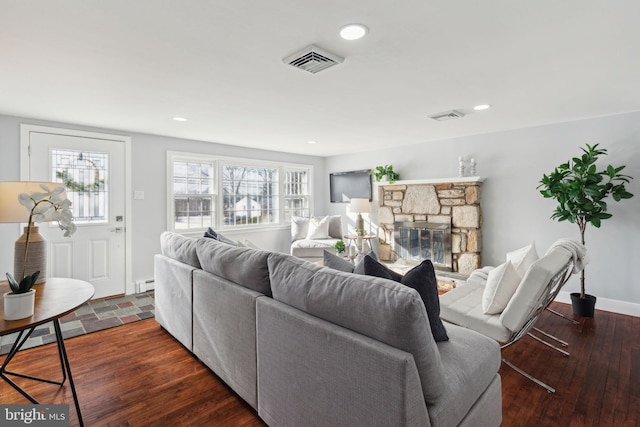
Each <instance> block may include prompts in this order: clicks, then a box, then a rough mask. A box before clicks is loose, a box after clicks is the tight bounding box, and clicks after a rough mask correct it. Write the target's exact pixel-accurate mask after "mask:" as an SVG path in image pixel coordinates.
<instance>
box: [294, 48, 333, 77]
mask: <svg viewBox="0 0 640 427" xmlns="http://www.w3.org/2000/svg"><path fill="white" fill-rule="evenodd" d="M342 61H344V58H340V57H339V56H338V55H334V54H332V53H329V52H327V51H326V50H322V49H320V48H319V47H318V46H314V45H311V46H309V47H306V48H304V49H302V50H301V51H299V52H296V53H294V54H293V55H291V56H288V57H286V58H284V59H283V60H282V62H284V63H285V64H289V65H291V66H292V67H296V68H299V69H301V70H304V71H308V72H310V73H312V74H315V73H317V72H320V71H322V70H326V69H327V68H329V67H333V66H334V65H338V64H340V63H342Z"/></svg>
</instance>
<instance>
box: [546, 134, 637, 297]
mask: <svg viewBox="0 0 640 427" xmlns="http://www.w3.org/2000/svg"><path fill="white" fill-rule="evenodd" d="M598 145H599V144H595V145H593V146H591V145H589V144H586V148H581V150H582V152H583V154H582V156H580V157H574V158H572V159H571V160H569V161H568V162H566V163H563V164H561V165H560V166H558V167H556V168H555V169H554V171H553V172H551V173H550V174H549V175H546V174H545V175H543V176H542V180H540V185H539V186H538V189H539V190H540V193H541V194H542V195H543V196H544V197H545V198H553V199H555V200H556V201H557V202H558V206H556V208H555V210H554V211H553V214H552V215H551V218H552V219H556V220H558V221H569V222H571V223H574V224H578V227H579V228H580V237H581V239H582V244H583V245H584V244H585V241H584V234H585V231H586V229H587V225H588V224H591V225H593V226H594V227H596V228H600V224H601V223H602V221H603V220H605V219H609V218H611V216H612V215H611V214H610V213H608V212H607V200H608V199H609V197H611V198H613V200H614V201H616V202H619V201H621V200H623V199H630V198H631V197H633V194H631V193H629V192H628V191H627V190H626V188H625V184H627V183H629V181H630V180H631V179H633V178H632V177H630V176H628V175H623V174H621V173H620V172H621V171H622V170H623V169H624V168H625V166H618V167H613V166H611V165H608V166H607V167H606V168H604V169H601V170H598V167H597V166H596V162H597V161H598V158H599V157H600V156H603V155H607V150H606V149H604V148H598ZM580 298H581V299H584V298H585V290H584V269H583V270H582V273H581V275H580Z"/></svg>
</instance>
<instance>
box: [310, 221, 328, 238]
mask: <svg viewBox="0 0 640 427" xmlns="http://www.w3.org/2000/svg"><path fill="white" fill-rule="evenodd" d="M328 238H329V217H328V216H325V217H322V218H316V217H312V218H311V220H309V231H308V232H307V239H309V240H313V239H328Z"/></svg>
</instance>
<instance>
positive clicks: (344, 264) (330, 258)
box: [322, 249, 353, 273]
mask: <svg viewBox="0 0 640 427" xmlns="http://www.w3.org/2000/svg"><path fill="white" fill-rule="evenodd" d="M323 252H324V253H323V254H322V257H323V260H324V266H325V267H329V268H333V269H334V270H338V271H344V272H346V273H353V264H351V262H350V261H349V260H348V259H346V258H343V257H341V256H338V255H336V254H334V253H333V252H331V251H328V250H326V249H325V250H324V251H323Z"/></svg>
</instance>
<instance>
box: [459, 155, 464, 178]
mask: <svg viewBox="0 0 640 427" xmlns="http://www.w3.org/2000/svg"><path fill="white" fill-rule="evenodd" d="M464 170H465V166H464V157H462V156H460V157H458V176H459V177H460V178H462V177H463V176H464Z"/></svg>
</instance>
